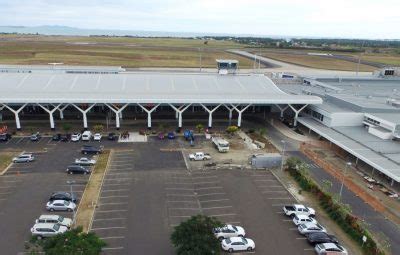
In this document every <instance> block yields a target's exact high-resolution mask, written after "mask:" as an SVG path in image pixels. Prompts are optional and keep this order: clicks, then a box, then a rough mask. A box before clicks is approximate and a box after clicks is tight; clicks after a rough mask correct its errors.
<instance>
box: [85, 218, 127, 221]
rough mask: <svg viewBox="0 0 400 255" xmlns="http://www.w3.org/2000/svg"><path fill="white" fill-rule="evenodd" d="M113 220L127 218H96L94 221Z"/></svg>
mask: <svg viewBox="0 0 400 255" xmlns="http://www.w3.org/2000/svg"><path fill="white" fill-rule="evenodd" d="M111 220H126V218H107V219H94V220H93V221H111Z"/></svg>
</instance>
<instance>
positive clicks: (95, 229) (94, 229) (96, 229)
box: [91, 227, 126, 231]
mask: <svg viewBox="0 0 400 255" xmlns="http://www.w3.org/2000/svg"><path fill="white" fill-rule="evenodd" d="M123 228H126V227H106V228H92V229H91V230H93V231H98V230H107V229H123Z"/></svg>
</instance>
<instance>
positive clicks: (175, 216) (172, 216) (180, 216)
mask: <svg viewBox="0 0 400 255" xmlns="http://www.w3.org/2000/svg"><path fill="white" fill-rule="evenodd" d="M169 217H171V218H190V217H192V215H190V216H189V215H170V216H169Z"/></svg>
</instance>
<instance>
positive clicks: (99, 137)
mask: <svg viewBox="0 0 400 255" xmlns="http://www.w3.org/2000/svg"><path fill="white" fill-rule="evenodd" d="M101 138H102V135H101V134H100V133H96V134H94V135H93V140H94V141H99V142H100V141H101Z"/></svg>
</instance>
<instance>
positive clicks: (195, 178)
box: [192, 175, 218, 180]
mask: <svg viewBox="0 0 400 255" xmlns="http://www.w3.org/2000/svg"><path fill="white" fill-rule="evenodd" d="M205 178H218V176H216V175H210V176H200V177H192V179H193V180H197V179H205Z"/></svg>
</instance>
